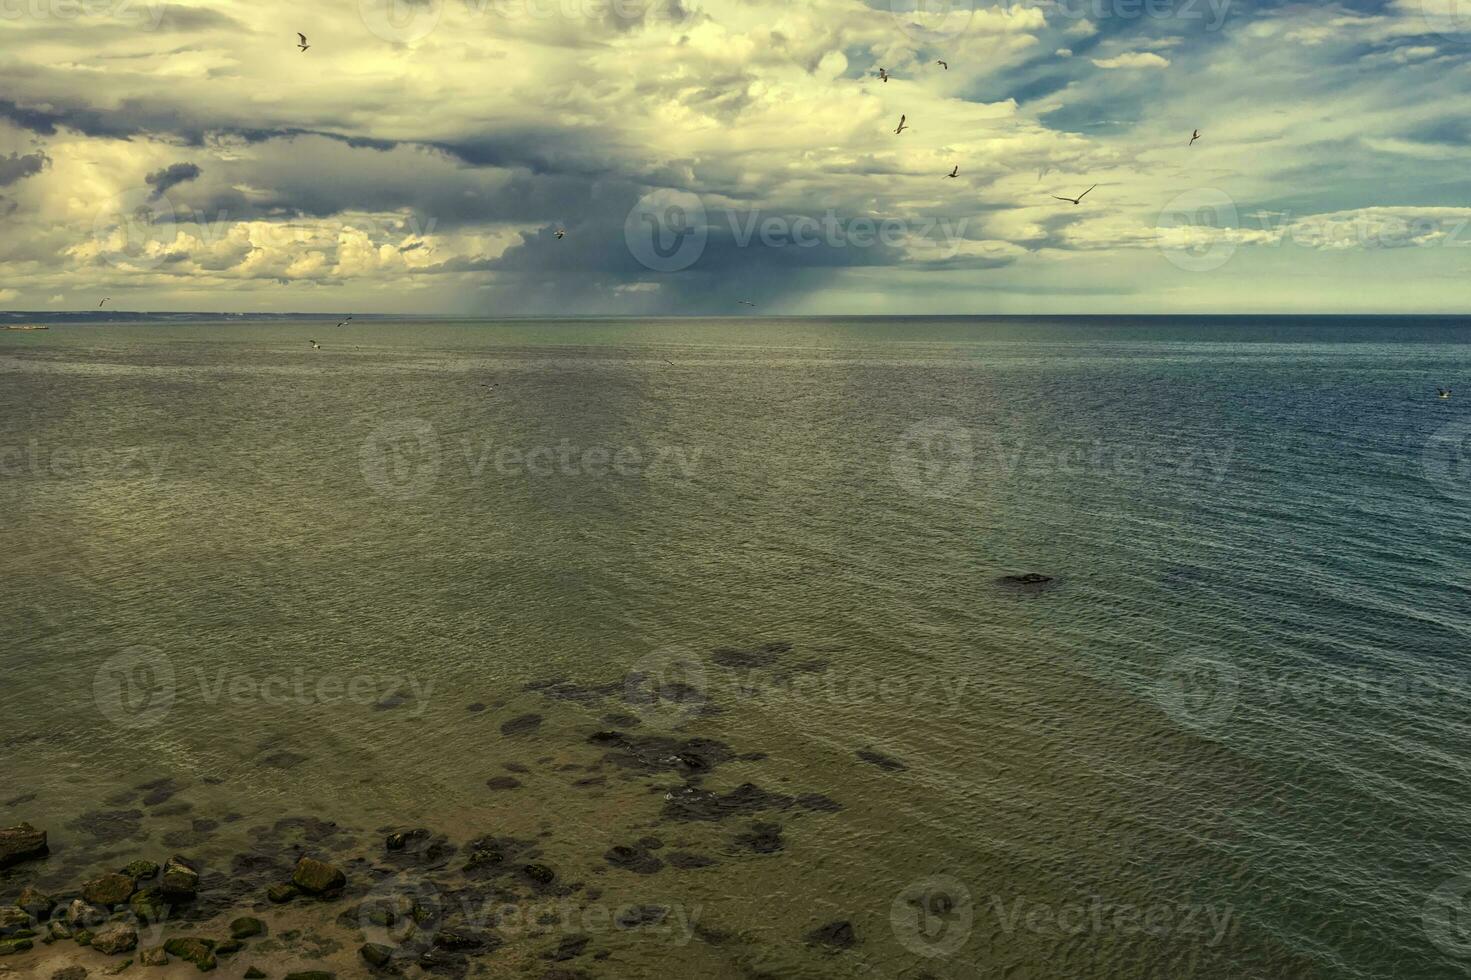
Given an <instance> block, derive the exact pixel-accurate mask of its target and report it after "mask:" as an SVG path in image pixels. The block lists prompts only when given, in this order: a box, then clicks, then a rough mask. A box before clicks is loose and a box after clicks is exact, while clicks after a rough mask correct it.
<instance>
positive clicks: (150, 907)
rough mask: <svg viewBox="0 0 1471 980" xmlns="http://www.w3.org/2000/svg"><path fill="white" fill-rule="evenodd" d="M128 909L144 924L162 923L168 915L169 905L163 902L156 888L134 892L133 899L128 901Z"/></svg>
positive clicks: (160, 893)
mask: <svg viewBox="0 0 1471 980" xmlns="http://www.w3.org/2000/svg"><path fill="white" fill-rule="evenodd" d="M128 908H130V909H132V911H133V914H134V915H136V916H137V917H138V918H139V919H142V920H143V921H144V922H162V921H164V920H165V919H167V918H168V915H169V904H168V903H167V902H165V901H164V900H163V892H162V891H161V890H159V889H157V888H145V889H143V890H142V891H139V892H134V893H133V897H132V898H130V899H128Z"/></svg>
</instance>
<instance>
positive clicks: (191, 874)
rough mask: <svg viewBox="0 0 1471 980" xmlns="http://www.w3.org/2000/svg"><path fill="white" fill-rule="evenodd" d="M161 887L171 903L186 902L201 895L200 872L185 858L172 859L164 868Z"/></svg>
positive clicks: (164, 895)
mask: <svg viewBox="0 0 1471 980" xmlns="http://www.w3.org/2000/svg"><path fill="white" fill-rule="evenodd" d="M159 885H160V887H162V889H163V897H164V898H166V899H167V900H169V901H170V902H186V901H188V900H189V899H191V898H193V897H194V896H195V895H197V894H198V893H199V872H198V871H195V870H194V868H193V867H192V866H191V865H190V864H189V863H188V862H187V861H185V860H184V859H183V858H181V857H172V858H169V861H168V863H167V864H165V865H164V866H163V879H162V880H161V881H160V882H159Z"/></svg>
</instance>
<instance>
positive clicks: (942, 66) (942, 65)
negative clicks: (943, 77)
mask: <svg viewBox="0 0 1471 980" xmlns="http://www.w3.org/2000/svg"><path fill="white" fill-rule="evenodd" d="M935 64H937V65H939V66H940V67H941V68H943V69H945V70H946V71H949V70H950V66H949V65H947V64H946V63H945V62H943V61H937V62H935Z"/></svg>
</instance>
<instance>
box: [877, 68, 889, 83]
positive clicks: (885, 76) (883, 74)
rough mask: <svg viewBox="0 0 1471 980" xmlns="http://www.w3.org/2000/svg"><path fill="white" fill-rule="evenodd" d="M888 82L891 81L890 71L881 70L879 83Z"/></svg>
mask: <svg viewBox="0 0 1471 980" xmlns="http://www.w3.org/2000/svg"><path fill="white" fill-rule="evenodd" d="M888 80H889V69H887V68H880V69H879V81H881V82H887V81H888Z"/></svg>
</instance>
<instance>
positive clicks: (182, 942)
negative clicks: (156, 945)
mask: <svg viewBox="0 0 1471 980" xmlns="http://www.w3.org/2000/svg"><path fill="white" fill-rule="evenodd" d="M163 948H164V952H166V953H168V954H169V955H170V956H177V957H178V958H179V959H181V960H184V961H185V962H187V963H193V964H194V965H195V966H196V967H198V968H199V969H200V971H201V972H204V971H209V970H213V969H214V968H215V967H216V966H219V962H218V961H217V960H216V959H215V944H214V940H212V939H199V938H198V937H195V936H179V937H177V938H174V939H170V940H168V941H167V942H165V943H164V944H163Z"/></svg>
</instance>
